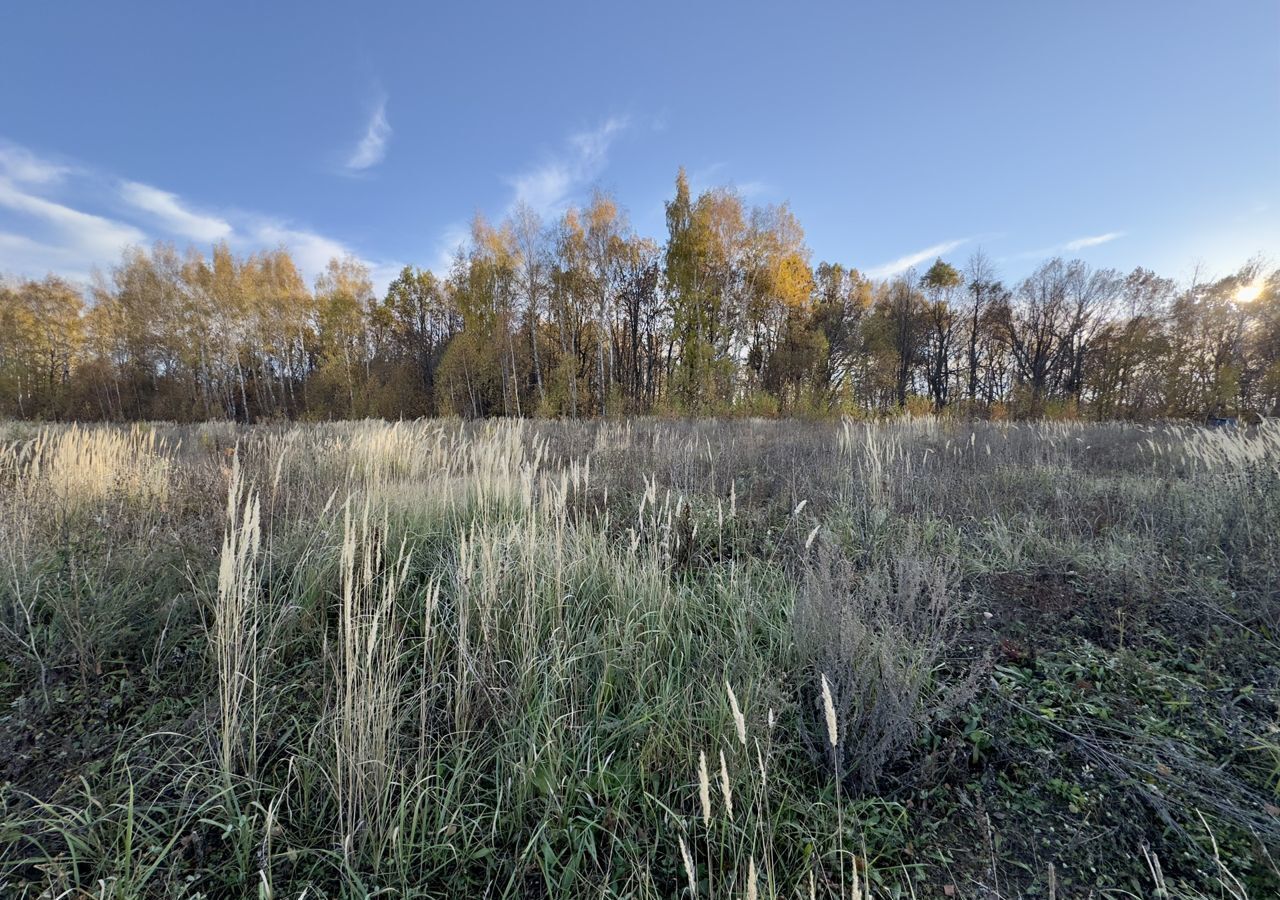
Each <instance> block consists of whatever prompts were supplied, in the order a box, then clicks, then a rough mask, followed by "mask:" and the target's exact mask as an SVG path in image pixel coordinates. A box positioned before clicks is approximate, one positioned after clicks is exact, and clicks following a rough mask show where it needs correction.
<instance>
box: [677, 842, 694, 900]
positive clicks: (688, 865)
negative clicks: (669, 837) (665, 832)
mask: <svg viewBox="0 0 1280 900" xmlns="http://www.w3.org/2000/svg"><path fill="white" fill-rule="evenodd" d="M679 840H680V858H681V859H682V860H683V861H684V874H685V875H686V876H688V878H689V896H690V897H696V896H698V878H697V876H696V875H694V872H693V857H692V856H690V855H689V845H688V844H686V843H685V842H684V835H681V836H680V838H679Z"/></svg>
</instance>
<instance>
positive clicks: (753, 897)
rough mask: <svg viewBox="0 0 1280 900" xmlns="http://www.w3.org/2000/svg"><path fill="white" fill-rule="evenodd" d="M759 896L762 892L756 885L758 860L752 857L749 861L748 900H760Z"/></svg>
mask: <svg viewBox="0 0 1280 900" xmlns="http://www.w3.org/2000/svg"><path fill="white" fill-rule="evenodd" d="M759 896H760V891H759V887H758V886H757V884H756V858H755V857H754V856H752V857H749V858H748V859H747V900H758V898H759Z"/></svg>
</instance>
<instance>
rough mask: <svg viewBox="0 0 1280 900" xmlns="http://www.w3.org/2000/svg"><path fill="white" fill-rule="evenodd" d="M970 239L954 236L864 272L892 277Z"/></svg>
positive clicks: (881, 276) (870, 274)
mask: <svg viewBox="0 0 1280 900" xmlns="http://www.w3.org/2000/svg"><path fill="white" fill-rule="evenodd" d="M970 240H971V238H956V239H954V240H950V241H943V242H942V243H940V244H934V245H933V246H931V247H925V248H924V249H923V250H917V251H916V252H915V253H908V254H907V255H906V256H900V257H898V258H897V259H895V260H893V261H891V262H887V263H884V264H883V265H879V266H876V267H874V268H871V269H867V271H866V274H867V275H868V276H869V277H871V278H892V277H893V276H894V275H897V274H899V273H901V272H905V271H907V269H910V268H911V267H912V266H918V265H920V263H922V262H927V261H928V260H930V259H933V258H935V257H938V256H942V255H943V254H944V253H950V252H951V251H952V250H954V249H956V248H957V247H960V246H963V245H964V244H967V243H969V241H970Z"/></svg>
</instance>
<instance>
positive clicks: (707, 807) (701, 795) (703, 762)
mask: <svg viewBox="0 0 1280 900" xmlns="http://www.w3.org/2000/svg"><path fill="white" fill-rule="evenodd" d="M698 802H699V804H700V805H701V806H702V824H703V825H707V826H709V825H710V824H711V777H710V775H708V774H707V751H706V750H699V751H698Z"/></svg>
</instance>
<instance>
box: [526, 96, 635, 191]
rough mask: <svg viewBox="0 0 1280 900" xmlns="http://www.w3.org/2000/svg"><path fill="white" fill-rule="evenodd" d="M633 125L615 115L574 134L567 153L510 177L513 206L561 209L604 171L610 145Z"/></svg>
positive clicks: (568, 143) (624, 118) (570, 139)
mask: <svg viewBox="0 0 1280 900" xmlns="http://www.w3.org/2000/svg"><path fill="white" fill-rule="evenodd" d="M630 124H631V123H630V119H629V118H628V117H626V116H614V117H612V118H609V119H606V120H605V121H604V122H603V123H601V125H600V126H599V127H597V128H594V129H592V130H590V131H583V132H579V133H577V134H573V135H570V136H569V140H568V141H567V148H566V151H565V152H562V153H560V154H557V155H555V156H553V157H551V158H549V159H547V160H546V161H545V162H543V163H542V164H541V165H538V166H535V167H533V168H530V169H528V170H527V171H525V172H522V173H520V174H519V175H516V176H514V177H512V178H509V179H507V182H508V183H509V184H510V185H511V189H512V194H513V196H512V198H511V205H510V208H511V209H514V208H515V207H516V206H518V205H519V204H521V203H525V204H527V205H528V206H530V207H532V208H533V209H534V210H536V211H537V212H538V213H539V214H540V215H544V216H548V215H555V214H556V213H559V212H561V211H562V210H563V209H564V207H565V206H567V205H568V204H569V202H570V201H571V199H572V194H573V193H574V192H575V191H577V190H580V189H581V188H583V187H585V186H586V185H587V184H588V183H589V182H591V181H592V180H593V179H594V178H596V177H597V176H598V175H599V174H600V173H601V172H603V171H604V168H605V166H606V165H607V164H608V161H609V148H610V146H611V145H612V144H613V142H614V140H616V139H617V137H618V136H619V135H620V134H622V133H623V132H624V131H626V130H627V128H629V127H630Z"/></svg>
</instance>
